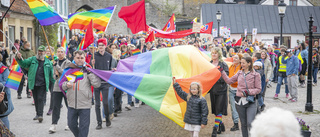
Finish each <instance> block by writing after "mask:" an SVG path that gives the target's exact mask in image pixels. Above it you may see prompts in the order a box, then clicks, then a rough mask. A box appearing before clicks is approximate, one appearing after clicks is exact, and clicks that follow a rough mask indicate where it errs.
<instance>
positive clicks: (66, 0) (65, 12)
mask: <svg viewBox="0 0 320 137" xmlns="http://www.w3.org/2000/svg"><path fill="white" fill-rule="evenodd" d="M64 15H65V16H68V0H65V1H64Z"/></svg>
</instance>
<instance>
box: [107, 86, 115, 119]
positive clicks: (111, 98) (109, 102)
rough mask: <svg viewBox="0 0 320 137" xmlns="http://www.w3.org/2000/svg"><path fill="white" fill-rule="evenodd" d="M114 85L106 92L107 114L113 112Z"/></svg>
mask: <svg viewBox="0 0 320 137" xmlns="http://www.w3.org/2000/svg"><path fill="white" fill-rule="evenodd" d="M113 94H114V86H110V87H109V93H108V106H109V114H112V113H113V104H114V96H113Z"/></svg>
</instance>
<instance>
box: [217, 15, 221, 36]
mask: <svg viewBox="0 0 320 137" xmlns="http://www.w3.org/2000/svg"><path fill="white" fill-rule="evenodd" d="M221 15H222V13H221V12H220V10H218V12H217V13H216V16H217V21H218V37H220V21H221Z"/></svg>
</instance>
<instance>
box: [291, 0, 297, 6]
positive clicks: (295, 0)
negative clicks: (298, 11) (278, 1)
mask: <svg viewBox="0 0 320 137" xmlns="http://www.w3.org/2000/svg"><path fill="white" fill-rule="evenodd" d="M297 3H298V1H297V0H290V1H289V6H297Z"/></svg>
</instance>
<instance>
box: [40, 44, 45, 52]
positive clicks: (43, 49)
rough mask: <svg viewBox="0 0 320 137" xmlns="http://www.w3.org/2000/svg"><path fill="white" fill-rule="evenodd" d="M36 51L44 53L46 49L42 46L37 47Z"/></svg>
mask: <svg viewBox="0 0 320 137" xmlns="http://www.w3.org/2000/svg"><path fill="white" fill-rule="evenodd" d="M38 50H41V51H46V47H45V46H43V45H41V46H39V48H38Z"/></svg>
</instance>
